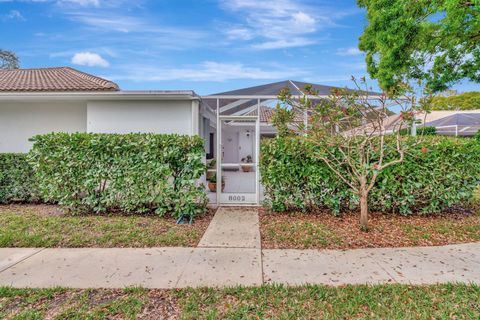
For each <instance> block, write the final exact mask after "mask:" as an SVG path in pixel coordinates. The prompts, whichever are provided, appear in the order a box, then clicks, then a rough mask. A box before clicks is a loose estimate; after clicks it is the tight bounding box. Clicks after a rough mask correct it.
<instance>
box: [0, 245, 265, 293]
mask: <svg viewBox="0 0 480 320" xmlns="http://www.w3.org/2000/svg"><path fill="white" fill-rule="evenodd" d="M5 250H10V249H0V257H1V258H2V260H3V259H5V258H6V259H8V261H9V264H10V265H11V266H10V267H9V268H7V269H4V270H3V271H2V272H0V286H5V285H6V286H13V287H55V286H61V287H72V288H123V287H126V286H142V287H146V288H181V287H187V286H192V287H199V286H234V285H237V284H242V285H245V286H257V285H261V284H262V267H261V261H260V260H261V259H260V252H259V249H230V248H229V249H225V248H219V249H216V248H149V249H137V248H135V249H134V248H118V249H99V248H90V249H86V248H85V249H83V248H82V249H43V250H41V249H37V253H36V254H34V255H31V256H30V257H29V258H26V259H25V258H23V257H22V255H21V254H16V253H14V252H6V251H5ZM19 250H21V249H19ZM2 263H3V262H2Z"/></svg>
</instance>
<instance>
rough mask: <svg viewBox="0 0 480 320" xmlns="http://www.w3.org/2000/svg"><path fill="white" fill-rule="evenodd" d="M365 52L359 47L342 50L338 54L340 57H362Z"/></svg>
mask: <svg viewBox="0 0 480 320" xmlns="http://www.w3.org/2000/svg"><path fill="white" fill-rule="evenodd" d="M362 53H363V52H362V51H360V49H358V48H357V47H350V48H340V49H338V50H337V54H338V55H339V56H356V55H360V54H362Z"/></svg>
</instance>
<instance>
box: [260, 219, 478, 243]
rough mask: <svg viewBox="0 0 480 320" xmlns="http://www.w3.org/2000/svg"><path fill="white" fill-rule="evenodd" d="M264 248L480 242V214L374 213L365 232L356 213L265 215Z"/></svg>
mask: <svg viewBox="0 0 480 320" xmlns="http://www.w3.org/2000/svg"><path fill="white" fill-rule="evenodd" d="M260 221H261V233H262V245H263V247H264V248H296V249H352V248H369V247H406V246H431V245H446V244H454V243H467V242H476V241H480V215H478V214H477V215H460V214H457V215H452V214H450V215H449V214H444V215H439V216H430V217H428V216H409V217H404V216H398V215H397V216H393V215H381V214H372V215H371V218H370V230H369V232H361V231H360V229H359V224H358V216H357V215H356V214H353V213H351V214H346V215H344V216H343V217H341V218H339V217H334V216H332V215H330V214H328V213H318V214H302V213H266V212H263V213H262V214H261V218H260Z"/></svg>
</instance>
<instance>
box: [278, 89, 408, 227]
mask: <svg viewBox="0 0 480 320" xmlns="http://www.w3.org/2000/svg"><path fill="white" fill-rule="evenodd" d="M354 82H355V85H356V90H347V89H344V90H338V91H335V92H333V94H332V95H331V97H329V98H328V99H325V98H321V97H318V92H316V91H315V90H313V89H312V88H311V87H307V88H305V92H306V96H304V97H302V98H300V99H295V98H294V97H292V96H291V94H290V93H289V91H288V90H285V91H282V92H281V93H280V95H279V97H278V98H279V100H280V103H279V104H278V105H277V110H276V112H275V114H274V117H273V123H274V125H275V126H276V127H279V128H282V130H281V132H282V133H283V134H285V132H286V130H285V127H286V126H285V123H284V121H290V123H289V127H290V128H292V127H295V130H294V131H295V133H296V134H299V139H306V140H307V141H308V142H309V143H312V144H313V145H314V146H316V147H317V149H318V150H319V151H317V154H316V156H317V157H318V159H319V161H323V162H324V163H325V164H326V165H327V166H328V167H329V168H330V169H331V170H332V171H333V172H334V173H335V174H336V175H337V176H338V178H339V179H340V180H341V181H343V182H344V183H345V184H346V185H348V187H349V188H350V189H351V191H352V192H353V193H354V194H355V195H356V196H357V197H358V199H359V203H360V226H361V229H362V230H365V231H366V230H368V195H369V192H370V191H371V190H372V188H373V187H374V185H375V182H376V180H377V177H378V175H379V174H380V172H381V171H382V170H384V169H385V168H388V167H390V166H394V165H396V164H398V163H401V162H402V161H403V159H404V156H405V152H406V148H407V146H406V144H404V143H403V140H404V139H407V138H406V137H405V136H404V135H402V134H400V131H401V129H402V126H404V125H405V124H406V123H407V124H408V123H411V122H412V121H413V112H412V109H411V101H404V100H402V101H400V100H399V101H398V103H399V104H400V105H401V107H402V109H403V112H402V113H401V118H402V120H403V121H396V122H394V124H393V125H392V127H390V128H387V121H386V119H387V117H388V109H387V102H388V101H390V102H391V101H392V99H391V98H390V97H388V96H387V95H385V94H382V95H381V96H380V97H372V96H371V95H370V94H369V93H368V91H367V90H366V88H367V85H366V82H365V80H364V79H362V80H361V81H360V82H357V81H356V80H355V79H354ZM361 86H362V87H363V86H365V89H364V88H361ZM279 110H282V112H281V115H280V116H278V117H277V116H276V114H277V113H278V112H279ZM300 110H301V111H303V112H304V113H306V114H308V123H307V124H305V123H303V122H302V123H300V122H298V121H297V122H295V121H294V118H295V114H296V113H298V112H299V111H300ZM292 130H293V129H292ZM292 130H291V131H290V132H292ZM279 132H280V131H279ZM392 133H393V134H392Z"/></svg>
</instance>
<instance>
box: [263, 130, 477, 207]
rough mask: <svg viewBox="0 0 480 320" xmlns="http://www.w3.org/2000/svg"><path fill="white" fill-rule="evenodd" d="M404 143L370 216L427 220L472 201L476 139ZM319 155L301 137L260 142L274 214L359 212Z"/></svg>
mask: <svg viewBox="0 0 480 320" xmlns="http://www.w3.org/2000/svg"><path fill="white" fill-rule="evenodd" d="M405 138H406V140H405V143H406V144H408V145H409V151H408V153H407V154H406V157H405V160H404V161H403V163H401V164H399V165H396V166H392V167H389V168H387V169H385V170H384V171H382V172H381V174H380V175H379V177H378V180H377V183H376V185H375V187H374V188H373V189H372V191H371V193H370V195H369V206H370V208H371V210H376V211H382V212H395V213H401V214H410V213H424V214H428V213H436V212H440V211H443V210H445V209H447V208H450V207H452V206H454V205H456V204H460V203H464V202H467V201H469V200H470V199H471V198H472V193H473V190H474V189H475V188H476V186H477V185H478V184H479V183H480V144H479V143H477V142H476V140H475V139H458V138H452V137H442V136H426V137H421V138H418V137H417V138H415V137H405ZM392 149H394V148H392ZM315 152H316V148H315V147H314V146H312V145H311V144H310V143H308V142H306V141H304V139H303V138H302V137H288V138H276V139H269V140H265V141H263V142H262V145H261V163H260V166H261V172H262V184H263V186H264V187H265V195H266V204H267V205H268V206H270V207H271V209H273V210H274V211H287V210H303V211H306V210H315V209H319V208H322V209H324V208H327V209H330V210H331V211H332V212H333V213H336V214H338V213H339V212H340V211H342V210H345V209H354V208H356V207H357V205H358V199H357V197H356V195H354V194H352V192H351V191H350V190H349V188H348V187H347V186H346V185H345V184H344V183H342V182H341V181H340V180H339V179H338V178H337V176H336V174H335V173H333V172H332V171H331V170H330V169H329V168H328V167H327V166H326V165H325V163H324V162H323V161H321V160H317V159H316V158H315ZM387 156H388V155H387Z"/></svg>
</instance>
